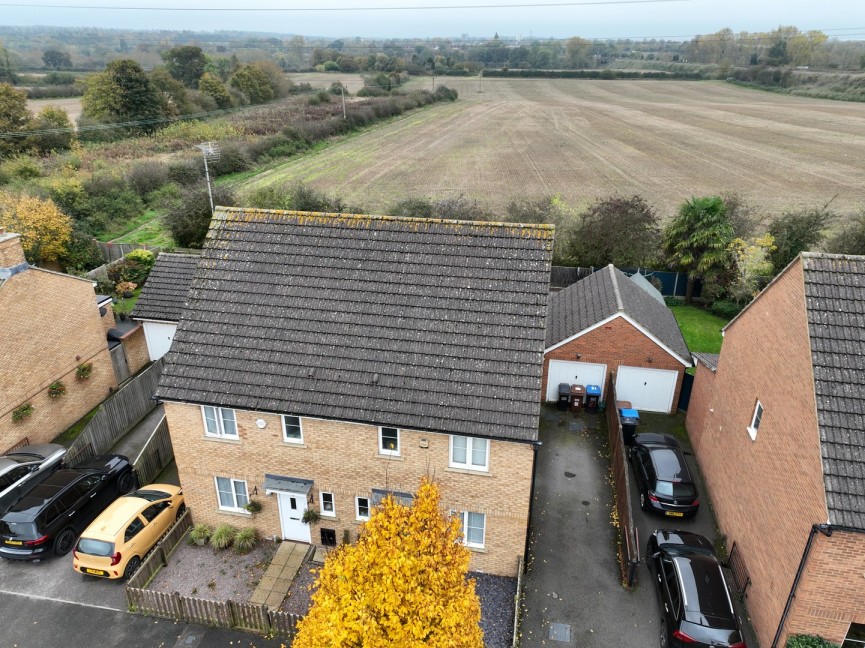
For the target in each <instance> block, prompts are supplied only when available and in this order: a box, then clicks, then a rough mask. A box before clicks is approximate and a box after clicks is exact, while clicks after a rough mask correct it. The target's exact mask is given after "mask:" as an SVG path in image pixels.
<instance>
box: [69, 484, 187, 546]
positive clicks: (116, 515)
mask: <svg viewBox="0 0 865 648" xmlns="http://www.w3.org/2000/svg"><path fill="white" fill-rule="evenodd" d="M141 491H145V493H152V492H154V491H161V492H163V493H165V495H166V497H164V498H159V499H157V500H153V499H149V498H148V497H136V494H137V493H139V492H141ZM179 491H180V487H179V486H169V485H167V484H150V485H149V486H147V487H146V488H142V489H140V490H138V491H135V492H134V493H129V494H128V495H123V496H121V497H118V498H117V499H116V500H114V501H113V502H112V503H111V504H109V505H108V507H107V508H106V509H105V510H104V511H102V513H100V514H99V516H98V517H97V518H96V519H95V520H93V522H91V523H90V526H88V527H87V528H86V529H85V530H84V533H82V534H81V537H83V538H93V539H94V540H108V541H109V542H113V541H114V538H115V537H116V536H117V534H118V533H120V532H121V531H123V530H124V529H125V528H126V526H127V525H128V524H129V523H130V522H131V521H132V519H133V518H134V517H135V516H136V515H137V514H138V512H139V511H143V510H144V509H146V508H147V507H148V506H150V505H151V504H152V503H153V502H154V501H159V500H161V499H167V498H169V497H171V496H173V495H175V494H177V493H178V492H179Z"/></svg>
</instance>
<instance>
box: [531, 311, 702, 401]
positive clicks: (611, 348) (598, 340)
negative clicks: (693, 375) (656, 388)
mask: <svg viewBox="0 0 865 648" xmlns="http://www.w3.org/2000/svg"><path fill="white" fill-rule="evenodd" d="M577 354H579V355H580V357H579V358H578V357H577ZM648 358H651V359H652V362H648V361H647V359H648ZM686 359H687V358H686ZM550 360H567V361H570V362H594V363H598V364H605V365H607V371H608V372H610V371H616V369H617V368H618V367H619V365H625V366H628V367H645V368H647V369H669V370H673V371H678V372H679V379H678V380H677V381H676V393H675V394H674V395H673V407H674V408H675V407H676V404H677V403H678V402H679V392H680V391H681V389H682V374H684V372H685V367H684V366H683V365H682V363H681V362H679V361H678V360H676V359H675V358H674V357H673V356H671V355H670V354H669V353H667V352H666V351H664V349H663V348H662V347H661V346H659V345H658V344H656V343H655V342H653V341H652V340H650V339H649V338H647V337H646V336H645V335H644V334H643V333H641V332H640V331H639V329H637V328H635V327H634V326H633V325H632V324H631V323H630V322H628V321H627V320H625V319H624V318H622V317H617V318H616V319H614V320H611V321H609V322H607V323H606V324H604V325H603V326H599V327H598V328H596V329H594V330H593V331H590V332H589V333H586V334H585V335H581V336H580V337H578V338H577V339H575V340H572V341H571V342H568V343H567V344H563V345H562V346H560V347H558V348H557V349H553V350H552V351H549V352H547V353H546V354H545V355H544V373H543V379H542V380H541V399H542V400H543V399H545V398H546V394H547V372H548V370H549V365H550ZM604 397H605V398H606V392H605V394H604Z"/></svg>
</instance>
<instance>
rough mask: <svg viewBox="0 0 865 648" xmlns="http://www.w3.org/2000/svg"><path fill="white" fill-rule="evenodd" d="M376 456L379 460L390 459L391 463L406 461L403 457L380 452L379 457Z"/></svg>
mask: <svg viewBox="0 0 865 648" xmlns="http://www.w3.org/2000/svg"><path fill="white" fill-rule="evenodd" d="M376 456H377V457H378V458H379V459H389V460H390V461H405V459H404V458H403V457H402V456H400V455H395V454H382V453H380V452H379V453H378V455H376Z"/></svg>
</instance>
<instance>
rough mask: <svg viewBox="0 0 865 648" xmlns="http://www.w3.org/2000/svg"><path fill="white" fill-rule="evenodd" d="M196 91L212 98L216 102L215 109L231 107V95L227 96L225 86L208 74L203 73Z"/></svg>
mask: <svg viewBox="0 0 865 648" xmlns="http://www.w3.org/2000/svg"><path fill="white" fill-rule="evenodd" d="M198 89H199V90H200V91H201V93H202V94H205V95H207V96H208V97H210V98H212V99H213V100H214V101H215V102H216V105H217V107H219V108H228V107H230V106H231V95H230V94H228V90H226V89H225V85H223V83H222V81H220V80H219V79H217V78H216V77H215V76H213V75H212V74H210V73H209V72H205V73H204V75H203V76H202V77H201V80H200V81H199V82H198Z"/></svg>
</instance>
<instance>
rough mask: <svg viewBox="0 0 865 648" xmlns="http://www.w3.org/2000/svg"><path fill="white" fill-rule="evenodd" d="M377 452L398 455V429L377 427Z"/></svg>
mask: <svg viewBox="0 0 865 648" xmlns="http://www.w3.org/2000/svg"><path fill="white" fill-rule="evenodd" d="M378 453H379V454H383V455H392V456H394V457H398V456H399V430H398V429H397V428H392V427H380V428H379V429H378Z"/></svg>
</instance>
